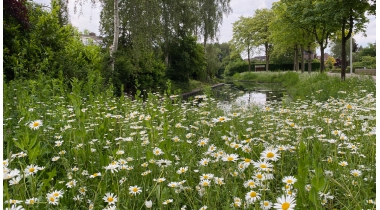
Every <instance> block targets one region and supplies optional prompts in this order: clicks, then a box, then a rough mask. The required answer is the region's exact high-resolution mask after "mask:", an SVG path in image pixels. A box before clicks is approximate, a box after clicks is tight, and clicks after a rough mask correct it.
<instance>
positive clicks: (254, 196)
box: [245, 191, 261, 204]
mask: <svg viewBox="0 0 380 210" xmlns="http://www.w3.org/2000/svg"><path fill="white" fill-rule="evenodd" d="M260 196H261V194H260V193H257V192H255V191H249V192H248V193H247V194H245V200H246V201H247V202H248V203H251V204H252V203H254V202H255V201H256V200H260Z"/></svg>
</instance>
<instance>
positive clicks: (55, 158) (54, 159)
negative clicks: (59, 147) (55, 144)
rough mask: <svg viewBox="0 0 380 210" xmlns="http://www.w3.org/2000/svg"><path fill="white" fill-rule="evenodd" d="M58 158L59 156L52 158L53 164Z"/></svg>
mask: <svg viewBox="0 0 380 210" xmlns="http://www.w3.org/2000/svg"><path fill="white" fill-rule="evenodd" d="M59 158H60V157H59V156H56V157H53V158H52V159H51V161H53V162H55V161H57V160H59Z"/></svg>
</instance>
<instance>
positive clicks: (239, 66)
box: [224, 60, 248, 76]
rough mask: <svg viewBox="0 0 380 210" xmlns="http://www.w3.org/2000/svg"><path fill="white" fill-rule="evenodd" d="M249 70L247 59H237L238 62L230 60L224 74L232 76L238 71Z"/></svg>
mask: <svg viewBox="0 0 380 210" xmlns="http://www.w3.org/2000/svg"><path fill="white" fill-rule="evenodd" d="M245 71H248V63H247V62H246V61H242V60H241V61H236V62H230V63H229V64H228V65H227V66H226V70H225V71H224V74H225V75H226V76H232V75H234V74H236V73H242V72H245Z"/></svg>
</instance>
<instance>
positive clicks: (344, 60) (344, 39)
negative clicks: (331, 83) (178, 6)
mask: <svg viewBox="0 0 380 210" xmlns="http://www.w3.org/2000/svg"><path fill="white" fill-rule="evenodd" d="M345 23H346V20H345V19H344V18H343V19H342V31H341V33H342V68H341V71H340V78H341V79H342V80H346V68H347V65H346V63H347V52H346V42H347V40H348V39H349V38H351V35H352V34H351V33H352V29H353V27H354V19H353V17H352V15H351V16H350V29H349V31H348V34H347V36H346V35H345V32H346V24H345ZM350 49H351V48H350ZM350 68H352V66H351V67H350Z"/></svg>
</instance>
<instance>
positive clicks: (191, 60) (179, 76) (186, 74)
mask: <svg viewBox="0 0 380 210" xmlns="http://www.w3.org/2000/svg"><path fill="white" fill-rule="evenodd" d="M205 68H206V60H205V56H204V49H203V47H202V45H200V44H197V42H196V37H193V36H183V37H182V38H181V39H176V40H174V41H173V42H172V43H171V44H170V51H169V67H168V69H167V72H166V75H167V77H168V79H170V80H172V81H178V82H185V83H188V82H189V79H197V80H201V81H204V80H206V76H207V75H206V71H205Z"/></svg>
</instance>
